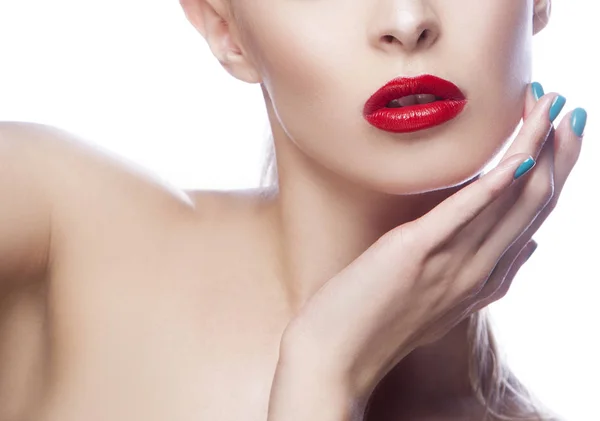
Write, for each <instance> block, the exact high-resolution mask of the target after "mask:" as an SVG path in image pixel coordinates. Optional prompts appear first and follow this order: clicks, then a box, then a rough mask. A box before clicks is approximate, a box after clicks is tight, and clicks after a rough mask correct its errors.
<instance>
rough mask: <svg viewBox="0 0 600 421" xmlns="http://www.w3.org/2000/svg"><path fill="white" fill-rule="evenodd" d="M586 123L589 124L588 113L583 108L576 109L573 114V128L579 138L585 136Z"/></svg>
mask: <svg viewBox="0 0 600 421" xmlns="http://www.w3.org/2000/svg"><path fill="white" fill-rule="evenodd" d="M585 123H587V112H586V111H585V110H584V109H583V108H575V109H574V110H573V113H572V114H571V128H572V129H573V132H575V134H576V135H577V137H581V136H583V129H585Z"/></svg>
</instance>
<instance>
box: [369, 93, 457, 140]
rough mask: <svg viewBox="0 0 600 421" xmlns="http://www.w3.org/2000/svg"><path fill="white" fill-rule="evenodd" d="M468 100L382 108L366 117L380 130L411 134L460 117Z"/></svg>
mask: <svg viewBox="0 0 600 421" xmlns="http://www.w3.org/2000/svg"><path fill="white" fill-rule="evenodd" d="M466 103H467V101H466V100H444V101H435V102H431V103H429V104H417V105H411V106H408V107H398V108H380V109H378V110H377V111H374V112H372V113H371V114H368V115H366V116H365V119H366V120H367V121H368V122H369V123H371V124H372V125H373V126H375V127H377V128H378V129H381V130H385V131H388V132H393V133H410V132H416V131H418V130H424V129H428V128H430V127H434V126H439V125H440V124H443V123H445V122H447V121H449V120H452V119H453V118H455V117H456V116H458V115H459V114H460V113H461V112H462V110H463V109H464V107H465V105H466Z"/></svg>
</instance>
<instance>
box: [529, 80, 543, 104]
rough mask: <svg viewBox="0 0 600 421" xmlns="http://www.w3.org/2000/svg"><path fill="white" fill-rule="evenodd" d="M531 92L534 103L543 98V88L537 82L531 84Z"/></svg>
mask: <svg viewBox="0 0 600 421" xmlns="http://www.w3.org/2000/svg"><path fill="white" fill-rule="evenodd" d="M531 90H532V91H533V96H534V97H535V100H536V101H537V100H538V99H540V98H541V97H543V96H544V88H543V87H542V84H541V83H539V82H533V83H532V84H531Z"/></svg>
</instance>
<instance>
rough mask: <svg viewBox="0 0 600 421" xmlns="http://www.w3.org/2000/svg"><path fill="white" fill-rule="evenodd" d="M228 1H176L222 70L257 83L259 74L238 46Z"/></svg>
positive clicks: (246, 80)
mask: <svg viewBox="0 0 600 421" xmlns="http://www.w3.org/2000/svg"><path fill="white" fill-rule="evenodd" d="M230 1H231V0H179V3H180V4H181V7H183V10H184V13H185V16H186V18H187V20H188V21H189V22H190V23H191V24H192V25H193V26H194V27H195V28H196V29H197V30H198V32H200V34H202V36H203V37H204V39H205V40H206V42H207V44H208V47H209V48H210V50H211V51H212V53H213V55H214V56H215V57H216V58H217V60H218V61H219V63H221V65H222V66H223V67H224V68H225V70H227V71H228V72H229V73H230V74H231V75H232V76H233V77H235V78H237V79H239V80H242V81H245V82H248V83H259V82H261V78H260V74H259V73H258V72H257V71H256V70H255V67H254V66H253V64H252V62H251V61H250V60H249V59H248V56H247V55H246V54H245V53H244V51H243V49H242V46H241V42H240V37H239V31H238V30H237V27H236V22H235V19H234V17H233V14H232V13H231V10H230V8H229V2H230Z"/></svg>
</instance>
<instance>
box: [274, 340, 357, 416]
mask: <svg viewBox="0 0 600 421" xmlns="http://www.w3.org/2000/svg"><path fill="white" fill-rule="evenodd" d="M366 404H367V402H366V400H363V399H361V397H360V396H357V395H356V394H355V393H354V390H353V387H352V383H351V382H350V381H348V377H347V375H346V373H345V372H344V371H343V370H339V369H338V368H336V367H335V365H334V364H331V363H328V361H327V360H326V359H324V358H318V355H317V354H316V353H315V352H314V351H313V348H312V347H310V348H309V347H306V346H301V345H300V344H299V343H298V342H293V343H291V342H286V344H285V346H284V345H283V344H282V346H281V347H280V354H279V361H278V364H277V368H276V370H275V376H274V379H273V386H272V389H271V399H270V402H269V418H268V421H306V420H314V421H362V420H363V415H364V411H365V409H366Z"/></svg>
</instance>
